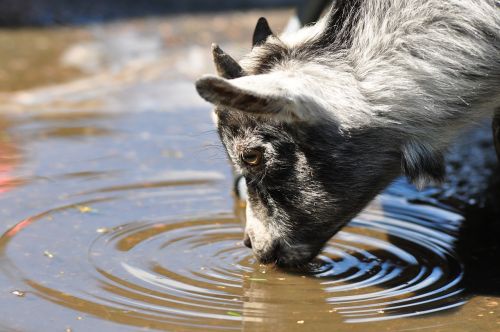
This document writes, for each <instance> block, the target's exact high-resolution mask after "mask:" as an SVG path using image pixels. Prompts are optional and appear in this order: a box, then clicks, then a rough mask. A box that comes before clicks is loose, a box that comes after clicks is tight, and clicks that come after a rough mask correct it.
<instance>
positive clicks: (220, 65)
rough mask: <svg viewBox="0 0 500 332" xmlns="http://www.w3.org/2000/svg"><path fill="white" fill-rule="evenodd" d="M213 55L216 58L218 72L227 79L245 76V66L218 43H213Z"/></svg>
mask: <svg viewBox="0 0 500 332" xmlns="http://www.w3.org/2000/svg"><path fill="white" fill-rule="evenodd" d="M212 55H213V58H214V63H215V68H216V69H217V73H218V74H219V75H220V76H221V77H223V78H226V79H233V78H238V77H242V76H244V72H243V68H241V66H240V65H239V64H238V62H236V60H234V59H233V58H232V57H230V56H229V55H228V54H226V53H225V52H224V51H223V50H222V49H221V48H220V47H219V45H217V44H212Z"/></svg>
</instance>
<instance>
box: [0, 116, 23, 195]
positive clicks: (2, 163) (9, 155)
mask: <svg viewBox="0 0 500 332" xmlns="http://www.w3.org/2000/svg"><path fill="white" fill-rule="evenodd" d="M11 126H12V124H11V121H10V120H9V119H8V118H7V117H5V116H0V195H2V194H3V193H6V192H8V191H10V190H12V189H13V188H15V187H16V186H18V185H20V184H21V183H22V182H23V181H22V180H19V179H16V178H15V175H14V172H15V169H16V167H17V166H18V165H19V163H20V161H21V155H20V151H19V149H18V147H17V146H16V144H15V142H14V140H13V138H12V135H11V134H10V133H9V128H10V127H11Z"/></svg>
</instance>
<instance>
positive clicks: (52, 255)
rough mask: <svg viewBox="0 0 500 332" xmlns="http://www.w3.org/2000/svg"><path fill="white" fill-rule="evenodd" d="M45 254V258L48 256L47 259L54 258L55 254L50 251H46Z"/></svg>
mask: <svg viewBox="0 0 500 332" xmlns="http://www.w3.org/2000/svg"><path fill="white" fill-rule="evenodd" d="M43 254H44V256H46V257H48V258H54V254H53V253H51V252H50V251H48V250H45V251H44V252H43Z"/></svg>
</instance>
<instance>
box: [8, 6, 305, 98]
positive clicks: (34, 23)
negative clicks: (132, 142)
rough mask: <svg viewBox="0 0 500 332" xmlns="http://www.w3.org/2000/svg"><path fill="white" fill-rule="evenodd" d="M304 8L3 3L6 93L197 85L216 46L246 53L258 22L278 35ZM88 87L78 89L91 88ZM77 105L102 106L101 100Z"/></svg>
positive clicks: (55, 95)
mask: <svg viewBox="0 0 500 332" xmlns="http://www.w3.org/2000/svg"><path fill="white" fill-rule="evenodd" d="M300 2H301V1H299V0H231V1H229V0H228V1H212V0H187V1H166V0H147V1H133V0H121V1H114V0H105V1H80V0H76V1H65V0H22V1H18V0H3V1H0V27H1V28H0V91H2V92H12V91H20V90H30V89H33V88H40V87H42V86H49V85H50V86H54V85H60V84H62V83H68V82H76V81H79V82H81V83H82V85H85V84H84V83H83V81H82V79H87V82H89V81H88V80H89V79H90V78H91V77H92V78H93V80H92V83H89V85H90V86H92V88H95V87H96V86H95V85H96V84H100V83H102V82H104V81H106V80H108V81H107V82H106V83H105V85H106V86H107V88H106V90H107V89H109V86H110V84H114V83H116V84H123V83H125V81H126V82H127V83H128V84H131V83H132V84H133V82H135V81H137V80H138V79H139V76H140V79H141V80H147V81H152V80H156V79H159V78H160V76H161V78H162V81H163V82H164V80H165V79H167V78H168V79H174V78H175V79H176V80H177V81H179V80H184V79H185V80H190V81H192V80H193V78H194V77H196V76H198V75H199V74H200V73H204V72H208V71H209V70H211V67H210V65H211V64H210V56H209V48H210V44H211V43H212V42H214V41H217V42H219V43H221V44H223V45H224V46H226V48H229V49H230V50H231V49H234V51H237V52H239V53H242V52H246V51H248V49H249V46H250V40H251V34H252V32H253V28H254V25H255V22H256V20H257V18H258V17H259V16H261V15H263V14H265V15H267V16H268V17H269V18H270V20H271V22H273V25H274V26H275V29H276V30H279V29H281V28H282V27H283V26H284V25H285V24H286V22H287V20H288V19H289V18H290V16H291V15H290V14H291V13H292V12H293V10H292V9H291V8H292V7H293V6H294V5H297V4H298V3H300ZM242 10H245V11H244V12H242ZM236 55H238V54H236ZM98 75H99V77H97V76H98ZM82 85H80V86H79V88H78V89H82V90H85V89H86V87H85V86H82ZM65 88H66V89H69V86H62V85H61V86H60V87H59V89H56V90H53V89H52V90H51V93H50V97H48V96H47V95H46V94H45V93H41V94H36V93H35V92H34V91H30V93H28V95H29V96H28V95H26V94H23V98H20V96H19V95H10V94H9V95H8V96H6V95H5V94H2V97H4V98H3V99H2V104H3V105H2V106H0V107H1V108H19V107H22V105H27V106H28V107H32V106H33V105H38V103H39V102H42V104H44V105H45V103H51V102H57V103H59V102H62V103H64V102H65V101H67V100H66V99H65V96H64V94H65V90H64V89H65ZM74 89H75V88H74V86H73V89H72V90H71V91H72V92H73V93H74V92H75V90H74ZM78 89H77V90H78ZM40 95H43V96H44V98H41V97H38V96H40ZM73 96H74V95H73ZM108 97H109V96H108ZM41 99H43V100H41ZM74 99H75V98H72V100H73V102H74V101H75V100H74ZM76 99H78V101H79V102H84V101H85V102H87V103H90V102H94V103H95V102H97V99H98V98H97V96H95V98H91V99H92V100H89V99H88V98H83V97H82V98H76Z"/></svg>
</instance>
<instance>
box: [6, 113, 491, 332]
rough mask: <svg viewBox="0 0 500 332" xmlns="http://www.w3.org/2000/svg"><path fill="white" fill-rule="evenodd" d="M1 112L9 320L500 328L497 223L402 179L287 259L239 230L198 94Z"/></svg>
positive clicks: (57, 325)
mask: <svg viewBox="0 0 500 332" xmlns="http://www.w3.org/2000/svg"><path fill="white" fill-rule="evenodd" d="M1 123H2V126H1V133H0V138H1V139H0V151H1V153H2V156H1V159H0V172H1V173H0V195H1V196H0V199H1V200H0V210H1V215H2V219H1V220H0V231H1V234H2V235H1V237H0V308H1V309H0V312H1V315H0V330H2V331H102V330H106V331H138V330H149V329H150V330H169V331H172V330H175V331H183V330H200V331H207V330H247V331H260V330H262V331H264V330H269V329H270V328H271V327H272V328H273V329H275V330H278V331H282V330H283V331H285V330H286V331H302V330H314V331H327V330H336V331H368V330H369V331H372V330H375V331H384V330H386V331H415V330H429V331H470V330H472V329H480V330H482V331H498V330H500V310H499V308H498V305H499V302H500V298H499V297H498V295H499V292H498V291H499V290H500V288H498V286H499V284H500V278H499V276H500V274H499V273H498V266H497V264H498V256H497V254H495V252H496V253H498V241H497V239H498V238H494V239H491V235H492V234H494V233H492V231H491V229H490V230H489V231H488V232H489V233H488V234H486V238H488V235H489V236H490V238H488V239H490V240H489V241H490V242H489V244H490V247H488V248H486V247H484V246H483V245H485V244H486V242H487V241H486V242H485V240H482V239H483V237H482V236H484V234H482V232H481V231H480V230H479V231H477V232H476V233H474V237H473V239H468V240H466V241H464V240H463V239H462V231H460V228H461V226H462V224H463V220H464V218H463V217H462V216H461V214H459V213H457V212H454V211H452V210H448V209H444V208H437V207H433V206H430V205H426V204H412V203H409V201H408V200H407V199H406V198H405V197H410V196H411V195H413V194H414V193H413V192H412V189H411V188H409V187H408V186H407V185H406V184H405V183H403V182H399V183H396V184H395V185H394V186H393V187H392V188H391V189H390V190H389V191H388V192H387V193H386V194H384V195H382V196H381V197H379V198H378V199H377V200H375V201H374V202H373V204H372V205H370V207H368V208H367V210H366V211H365V212H363V213H362V214H361V215H360V216H359V217H358V218H356V220H354V221H353V222H352V223H351V224H350V225H349V226H348V227H346V228H345V229H344V230H343V231H342V232H341V233H339V234H338V235H337V236H336V237H335V238H334V239H332V241H331V242H330V243H329V244H328V246H327V247H326V248H325V250H324V252H323V253H322V255H321V256H320V257H319V258H318V260H317V261H316V262H315V264H314V265H313V266H312V267H311V268H310V269H309V270H308V271H304V272H302V273H287V272H284V271H280V270H277V269H275V268H273V267H266V266H261V265H259V264H257V263H256V261H255V259H254V258H253V257H252V255H251V252H250V251H249V250H248V249H246V248H245V247H244V246H243V245H242V243H241V238H242V222H241V220H240V219H239V218H238V215H239V214H240V213H241V204H240V203H238V202H236V204H235V202H234V200H233V198H232V196H231V194H230V191H231V189H230V188H231V185H232V176H231V171H230V168H229V167H228V165H227V163H226V161H225V157H224V153H223V151H222V150H221V148H220V146H219V144H218V142H217V137H216V135H215V133H214V132H213V130H212V129H213V128H212V125H211V122H210V120H209V115H208V111H207V109H194V110H185V109H183V110H179V111H177V112H170V113H168V112H166V113H165V112H164V113H159V112H140V113H130V114H116V113H115V114H107V113H103V112H80V113H68V112H64V113H47V112H40V113H36V114H35V115H11V116H4V117H2V118H1ZM402 194H403V196H402ZM235 206H236V208H235ZM497 234H499V233H497ZM480 248H483V249H484V248H486V249H484V250H483V251H481V250H479V249H480ZM495 250H496V251H495ZM482 256H485V258H486V261H483V260H481V257H482ZM495 259H496V263H495ZM481 269H484V271H486V272H484V273H483V272H480V273H475V272H477V271H483V270H481ZM488 285H489V286H491V287H488ZM478 286H481V287H478ZM479 289H480V291H478V290H479ZM495 295H496V296H497V297H495Z"/></svg>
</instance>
